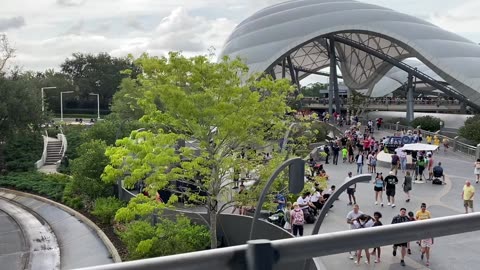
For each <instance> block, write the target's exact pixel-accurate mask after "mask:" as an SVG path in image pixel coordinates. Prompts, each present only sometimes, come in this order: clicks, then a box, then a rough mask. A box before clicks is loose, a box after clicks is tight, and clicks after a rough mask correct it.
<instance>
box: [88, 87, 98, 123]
mask: <svg viewBox="0 0 480 270" xmlns="http://www.w3.org/2000/svg"><path fill="white" fill-rule="evenodd" d="M89 95H90V96H97V118H98V119H100V94H94V93H90V94H89Z"/></svg>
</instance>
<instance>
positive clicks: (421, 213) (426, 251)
mask: <svg viewBox="0 0 480 270" xmlns="http://www.w3.org/2000/svg"><path fill="white" fill-rule="evenodd" d="M431 218H432V214H431V213H430V211H428V210H427V204H426V203H422V204H421V205H420V210H418V211H417V213H416V214H415V219H416V220H427V219H431ZM432 244H433V239H432V238H426V239H422V240H420V248H421V252H422V254H421V255H420V259H422V260H423V258H424V257H427V262H426V264H425V265H426V266H429V265H430V247H431V246H432Z"/></svg>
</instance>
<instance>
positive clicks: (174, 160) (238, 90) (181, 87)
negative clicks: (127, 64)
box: [103, 53, 291, 248]
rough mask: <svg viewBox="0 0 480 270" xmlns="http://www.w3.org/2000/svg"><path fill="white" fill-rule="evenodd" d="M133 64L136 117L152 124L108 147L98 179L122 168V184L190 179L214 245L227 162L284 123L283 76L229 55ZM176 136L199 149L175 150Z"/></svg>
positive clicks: (286, 89) (117, 174)
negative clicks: (251, 73)
mask: <svg viewBox="0 0 480 270" xmlns="http://www.w3.org/2000/svg"><path fill="white" fill-rule="evenodd" d="M137 65H138V66H140V67H141V68H142V69H143V73H142V75H140V76H139V78H138V79H136V80H135V81H136V84H135V87H136V88H138V90H139V91H141V92H143V93H144V95H143V96H142V97H140V98H138V100H137V103H138V104H140V105H141V107H142V109H143V110H144V112H145V115H144V116H143V117H142V118H141V121H142V122H144V123H146V124H148V125H150V126H151V129H150V130H148V131H141V132H137V131H135V132H132V135H131V136H130V137H129V138H124V139H122V140H119V141H117V143H116V145H117V146H116V147H111V148H109V149H108V150H107V156H109V158H110V165H108V166H107V167H106V168H105V171H104V175H103V179H104V180H105V181H107V182H114V181H116V179H118V178H121V177H124V175H127V176H126V177H125V183H126V184H127V185H130V186H132V185H134V184H135V183H136V182H137V181H139V180H145V182H146V183H147V185H148V187H149V188H150V189H151V191H156V190H159V189H161V188H163V187H165V186H167V185H168V184H169V181H170V180H177V179H186V180H190V181H195V183H196V184H197V185H199V186H200V188H201V189H202V190H205V191H206V192H207V194H208V196H207V197H204V198H199V197H195V199H198V200H200V201H203V202H205V204H206V207H207V211H208V213H209V219H210V224H212V225H211V235H210V236H211V237H210V239H211V247H212V248H215V247H216V245H217V235H216V224H217V214H218V212H219V210H221V209H219V207H218V202H219V200H223V199H224V198H222V195H224V190H225V189H226V188H229V184H230V183H231V178H230V174H231V168H233V165H234V164H235V163H236V162H238V160H239V159H238V157H239V154H240V153H241V152H242V150H246V149H247V148H248V147H253V146H260V147H261V146H263V145H265V138H266V137H267V136H268V135H269V134H270V132H271V131H272V130H278V129H281V128H285V121H283V119H284V117H285V113H286V112H288V111H289V108H288V106H286V98H287V95H288V94H289V93H290V92H291V86H290V84H289V82H288V81H286V80H278V81H273V80H271V79H270V78H262V79H259V80H257V79H256V78H255V77H251V78H247V77H246V74H247V72H248V70H247V67H246V66H245V64H243V63H242V62H241V61H240V60H233V61H230V60H229V59H227V58H224V59H222V60H221V61H220V62H219V63H212V62H210V61H209V60H208V59H207V58H206V57H204V56H197V57H193V58H185V57H183V56H181V55H180V54H178V53H170V54H169V58H168V59H167V58H155V57H148V56H146V55H144V56H142V57H141V58H139V59H138V60H137ZM266 127H268V128H266ZM180 139H189V140H190V139H194V140H196V141H197V142H198V150H197V151H194V150H192V149H191V148H188V147H181V148H180V149H178V147H177V142H178V140H180ZM249 152H253V150H250V151H249ZM250 157H251V159H244V160H243V162H244V163H242V165H243V166H242V168H252V167H253V166H256V165H257V164H258V163H257V161H256V159H257V156H255V155H251V156H250ZM151 194H155V192H152V193H151ZM190 195H191V197H194V194H190Z"/></svg>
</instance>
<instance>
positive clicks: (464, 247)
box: [305, 131, 480, 270]
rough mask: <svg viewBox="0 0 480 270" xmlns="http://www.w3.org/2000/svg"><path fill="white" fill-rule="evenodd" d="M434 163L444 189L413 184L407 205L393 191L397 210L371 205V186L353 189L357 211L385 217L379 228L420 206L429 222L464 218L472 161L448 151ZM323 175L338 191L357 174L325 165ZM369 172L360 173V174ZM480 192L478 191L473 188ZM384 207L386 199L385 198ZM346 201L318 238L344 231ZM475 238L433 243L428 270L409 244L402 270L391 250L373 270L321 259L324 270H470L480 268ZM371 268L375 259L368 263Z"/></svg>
mask: <svg viewBox="0 0 480 270" xmlns="http://www.w3.org/2000/svg"><path fill="white" fill-rule="evenodd" d="M389 135H391V133H390V132H388V131H382V132H377V133H376V134H375V137H376V138H377V137H378V138H381V137H383V136H389ZM434 158H435V162H436V163H437V162H439V161H440V162H442V167H443V168H444V172H445V174H446V176H447V177H446V182H447V185H444V186H437V185H432V184H430V183H427V184H414V185H413V190H412V191H411V201H410V202H409V203H406V202H405V199H406V196H405V194H404V193H403V190H402V188H401V185H399V186H398V187H397V195H396V200H397V202H396V205H397V207H396V208H393V209H392V208H391V207H387V206H386V204H385V207H383V208H382V207H380V206H379V205H375V204H374V202H375V200H374V199H375V197H374V191H373V184H372V183H369V184H367V183H365V184H357V192H356V196H357V203H358V204H359V205H360V209H361V211H363V212H364V213H366V214H369V215H373V212H374V211H380V212H381V213H382V214H383V219H382V221H383V223H384V224H390V222H391V220H392V218H393V217H394V216H395V215H397V214H398V212H399V210H400V208H401V207H405V208H406V209H407V211H413V212H415V211H417V210H419V208H420V204H421V203H422V202H425V203H427V205H428V210H430V211H431V213H432V215H433V217H442V216H450V215H457V214H462V213H463V211H464V210H463V201H462V200H461V198H460V195H461V192H462V188H463V185H464V183H465V180H467V179H469V180H473V179H474V178H473V177H474V176H473V162H474V158H473V157H469V156H466V155H464V154H461V153H453V152H451V151H449V152H447V153H444V152H443V151H441V152H440V153H438V154H435V156H434ZM325 169H326V171H327V174H328V175H329V176H330V181H329V182H330V184H335V185H341V183H342V182H343V181H344V179H345V177H346V175H347V172H348V171H352V172H353V173H354V174H355V172H356V165H355V164H339V165H338V166H336V165H332V164H331V163H330V164H328V165H325ZM377 170H378V171H381V172H383V175H384V176H385V175H388V172H389V170H388V169H387V168H377ZM366 171H367V167H366V165H365V167H364V173H365V172H366ZM398 176H399V180H400V183H402V182H403V176H404V175H403V174H402V173H399V175H398ZM476 187H477V188H480V185H479V186H476ZM384 202H386V197H385V194H384ZM347 203H348V196H347V194H344V195H342V196H341V197H340V200H339V201H337V202H336V203H335V206H334V208H332V210H331V211H330V212H329V214H328V217H327V218H326V219H325V221H324V223H323V225H322V228H321V230H320V232H321V233H328V232H335V231H341V230H344V229H348V226H347V224H346V215H347V213H348V212H349V211H350V210H351V207H350V206H347ZM474 206H475V207H476V209H480V208H479V207H480V201H478V200H476V201H475V202H474ZM312 228H313V225H306V227H305V231H306V232H307V233H308V232H311V230H312ZM477 235H478V233H477V232H472V233H466V234H461V235H456V236H449V237H441V238H438V239H435V244H434V245H433V247H432V257H431V260H430V268H426V267H425V266H424V262H422V261H421V260H420V251H419V247H418V246H417V245H416V244H415V243H412V245H411V247H412V255H410V256H408V258H407V259H406V260H405V261H406V264H407V266H406V267H402V266H401V265H400V259H399V255H397V257H393V256H392V248H391V246H388V247H383V248H382V262H381V263H379V264H375V263H372V264H371V265H365V264H364V262H363V261H364V260H362V263H363V265H360V266H356V265H354V263H353V261H351V260H350V259H349V255H348V254H337V255H332V256H326V257H323V258H321V261H322V262H323V264H324V265H325V267H326V269H389V270H395V269H441V270H450V269H455V270H457V269H458V270H461V269H474V268H472V267H473V265H478V264H480V258H478V257H477V256H476V255H477V254H476V253H477V250H478V248H479V247H480V237H478V236H477ZM372 262H373V259H372Z"/></svg>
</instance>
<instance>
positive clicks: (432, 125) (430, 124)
mask: <svg viewBox="0 0 480 270" xmlns="http://www.w3.org/2000/svg"><path fill="white" fill-rule="evenodd" d="M440 121H441V120H440V118H437V117H432V116H429V115H427V116H422V117H418V118H415V120H413V121H412V123H410V125H411V126H412V127H414V128H416V127H417V126H420V127H421V129H423V130H427V131H430V132H435V131H438V130H440V128H441V127H440Z"/></svg>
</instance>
